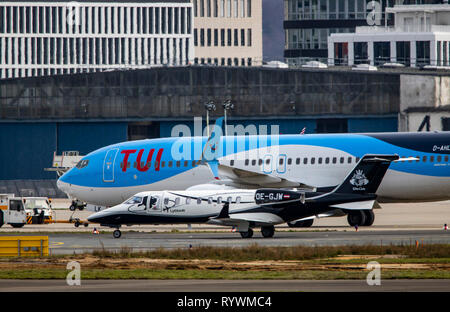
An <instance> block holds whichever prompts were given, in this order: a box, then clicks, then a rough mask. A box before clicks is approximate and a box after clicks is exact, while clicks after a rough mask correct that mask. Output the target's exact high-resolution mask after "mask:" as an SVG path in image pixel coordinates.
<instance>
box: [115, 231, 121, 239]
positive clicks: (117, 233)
mask: <svg viewBox="0 0 450 312" xmlns="http://www.w3.org/2000/svg"><path fill="white" fill-rule="evenodd" d="M120 236H122V232H121V231H120V230H115V231H114V232H113V237H114V238H120Z"/></svg>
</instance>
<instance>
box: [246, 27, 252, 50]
mask: <svg viewBox="0 0 450 312" xmlns="http://www.w3.org/2000/svg"><path fill="white" fill-rule="evenodd" d="M247 45H248V46H249V47H251V46H252V29H251V28H249V29H247Z"/></svg>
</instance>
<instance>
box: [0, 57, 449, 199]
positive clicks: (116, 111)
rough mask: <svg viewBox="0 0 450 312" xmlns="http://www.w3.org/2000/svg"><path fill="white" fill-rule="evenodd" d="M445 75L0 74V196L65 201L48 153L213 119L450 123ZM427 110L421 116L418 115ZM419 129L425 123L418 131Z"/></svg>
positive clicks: (445, 126)
mask: <svg viewBox="0 0 450 312" xmlns="http://www.w3.org/2000/svg"><path fill="white" fill-rule="evenodd" d="M449 85H450V73H449V72H448V71H447V72H446V73H438V72H425V71H420V70H417V69H415V70H412V69H401V70H382V71H381V70H380V71H378V72H367V71H366V72H360V71H353V70H351V69H349V68H339V69H325V70H314V69H280V68H266V67H216V66H179V67H155V68H150V69H138V70H117V71H104V72H94V73H78V74H67V75H52V76H42V77H28V78H11V79H3V80H0V142H1V146H2V149H3V151H2V153H0V163H1V164H2V165H1V168H2V170H0V193H15V194H18V195H20V196H48V197H65V194H63V193H62V192H61V191H60V190H58V189H57V187H56V174H55V172H48V171H45V170H44V168H48V167H51V166H52V159H53V154H54V152H55V151H56V153H57V154H58V155H60V154H61V153H62V152H63V151H79V152H80V154H81V155H85V154H87V153H89V152H91V151H93V150H95V149H97V148H100V147H102V146H106V145H109V144H113V143H117V142H122V141H126V140H136V139H142V138H157V137H167V136H170V135H171V130H172V127H173V126H175V125H177V124H185V125H187V126H189V127H190V128H191V129H192V128H193V117H194V116H198V117H203V122H204V125H205V118H204V117H205V115H206V111H205V104H206V103H208V102H210V101H213V102H214V103H215V105H216V109H217V110H216V111H214V112H211V117H212V119H214V118H216V117H218V116H223V113H224V111H223V107H222V104H223V103H224V102H225V101H228V100H230V101H231V102H232V103H233V104H234V109H233V110H232V111H228V116H229V118H228V120H229V122H228V124H241V125H243V126H247V125H249V124H254V125H256V126H257V127H258V126H259V125H268V131H269V133H270V125H279V131H280V133H281V134H298V133H300V132H301V131H302V129H303V128H305V127H306V133H326V132H334V133H335V132H350V133H355V132H387V131H417V129H418V128H419V127H420V126H421V128H424V129H426V130H449V129H450V122H449V121H450V118H449V117H450V110H449V109H448V107H449V106H450V88H449ZM424 116H425V117H426V116H428V119H426V118H424ZM425 125H426V127H425Z"/></svg>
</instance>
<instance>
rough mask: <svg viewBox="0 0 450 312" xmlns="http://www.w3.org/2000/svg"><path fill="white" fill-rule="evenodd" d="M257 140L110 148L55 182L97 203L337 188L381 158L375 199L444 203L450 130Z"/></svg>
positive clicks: (188, 140) (449, 180) (448, 191)
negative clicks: (180, 194) (388, 159)
mask: <svg viewBox="0 0 450 312" xmlns="http://www.w3.org/2000/svg"><path fill="white" fill-rule="evenodd" d="M261 138H262V137H260V136H220V137H218V138H217V140H216V141H215V143H214V144H211V140H210V139H209V138H207V137H182V138H179V137H175V138H161V139H148V140H139V141H129V142H123V143H118V144H113V145H110V146H106V147H103V148H100V149H98V150H96V151H94V152H92V153H90V154H88V155H86V156H85V157H84V158H83V159H82V160H81V161H80V162H79V163H78V164H77V166H76V167H74V168H72V169H71V170H69V171H68V172H66V173H65V174H64V175H63V176H62V177H61V178H60V179H59V180H58V183H57V184H58V187H59V188H60V189H61V190H63V191H64V192H65V193H67V194H68V195H69V196H71V197H74V198H77V199H79V200H82V201H85V202H87V203H90V204H94V205H101V206H114V205H117V204H120V203H122V202H124V201H125V200H126V199H128V198H130V197H132V196H133V195H135V194H137V193H139V192H144V191H164V190H196V189H198V190H205V189H206V190H207V189H211V190H212V189H233V188H235V189H238V188H239V189H243V188H248V189H257V188H267V187H270V188H311V189H318V188H322V189H323V188H331V187H335V186H337V185H339V184H340V183H341V182H342V180H343V179H344V178H345V177H346V176H347V175H348V174H349V172H350V171H351V170H352V169H353V168H354V166H355V165H356V163H357V162H358V160H359V159H360V158H361V157H362V156H364V155H366V154H385V155H386V154H389V155H398V156H399V157H400V159H399V161H396V162H393V163H392V164H391V166H390V167H389V170H388V172H387V173H386V175H385V177H384V179H383V181H382V183H381V185H380V187H379V188H378V191H377V196H378V197H377V198H378V201H379V202H420V201H440V200H448V199H450V161H449V157H450V132H423V133H422V132H419V133H371V134H311V135H279V136H276V137H275V136H267V137H263V139H264V140H261ZM255 142H256V144H255ZM259 142H264V144H260V143H259ZM209 145H211V146H209ZM199 147H200V150H201V151H202V150H203V151H204V150H206V149H207V148H210V149H211V150H214V151H216V152H217V154H216V156H215V157H214V161H212V162H206V163H205V162H204V161H203V159H202V157H203V156H204V155H203V153H202V152H200V153H198V149H199ZM230 147H232V148H230ZM180 149H181V151H180ZM174 151H177V153H174ZM175 154H176V155H175ZM180 155H182V157H180ZM183 155H184V156H183ZM175 156H176V157H175ZM205 164H206V165H205Z"/></svg>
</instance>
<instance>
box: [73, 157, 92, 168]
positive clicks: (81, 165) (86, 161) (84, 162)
mask: <svg viewBox="0 0 450 312" xmlns="http://www.w3.org/2000/svg"><path fill="white" fill-rule="evenodd" d="M88 164H89V159H82V160H80V161H79V162H78V163H77V165H76V167H77V168H78V169H82V168H84V167H86V166H87V165H88Z"/></svg>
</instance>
